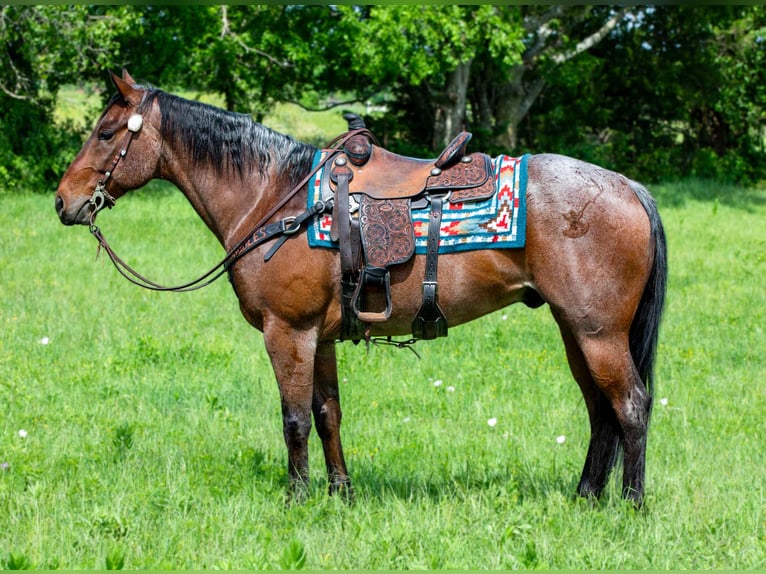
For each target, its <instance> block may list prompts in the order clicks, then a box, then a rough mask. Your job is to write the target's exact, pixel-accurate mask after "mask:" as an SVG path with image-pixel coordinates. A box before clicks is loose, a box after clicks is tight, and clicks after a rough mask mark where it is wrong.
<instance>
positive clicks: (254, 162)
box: [155, 92, 314, 249]
mask: <svg viewBox="0 0 766 574" xmlns="http://www.w3.org/2000/svg"><path fill="white" fill-rule="evenodd" d="M156 101H157V106H156V107H155V110H156V111H157V113H158V114H159V115H160V116H161V122H160V126H161V128H160V132H163V131H164V134H162V133H161V135H160V138H161V145H160V158H161V159H160V167H159V171H160V177H162V178H163V179H167V180H169V181H171V182H172V183H174V184H175V185H176V186H177V187H178V188H179V189H181V191H183V193H184V194H185V195H186V197H187V198H188V199H189V201H190V202H191V204H192V205H193V206H194V209H195V210H196V211H197V213H199V215H200V217H201V218H202V219H203V220H204V221H205V223H206V224H207V226H208V227H209V228H210V229H211V231H212V232H213V233H214V234H215V235H216V237H217V238H218V240H219V241H220V242H221V243H222V244H223V246H224V247H226V248H227V249H228V248H230V247H231V246H232V245H233V244H234V243H236V242H237V241H238V240H239V239H242V238H243V235H244V234H246V233H247V232H248V231H250V230H251V229H252V227H253V226H255V225H256V223H258V221H260V219H261V218H262V217H263V216H264V215H266V214H267V212H268V211H269V209H270V208H271V207H272V206H274V205H275V204H276V203H277V201H278V198H279V197H281V194H283V193H285V192H286V189H288V188H289V186H290V185H291V184H292V181H291V179H293V178H294V176H295V175H298V176H303V175H304V173H300V174H298V173H297V172H305V173H307V172H308V168H307V164H308V165H310V161H311V159H313V151H314V148H313V147H312V146H307V145H305V144H301V143H299V142H297V141H295V140H293V139H291V138H289V137H287V136H284V135H282V134H278V133H276V132H274V131H272V130H269V129H268V128H266V127H264V126H262V125H260V124H257V123H255V122H253V121H252V120H251V119H250V118H249V117H248V116H244V115H242V114H233V113H230V112H226V111H224V110H220V109H217V108H214V107H212V106H207V105H204V104H200V103H198V102H190V101H189V100H185V99H183V98H179V97H177V96H172V95H169V94H166V93H164V92H158V93H157V100H156Z"/></svg>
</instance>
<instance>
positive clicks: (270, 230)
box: [89, 91, 377, 292]
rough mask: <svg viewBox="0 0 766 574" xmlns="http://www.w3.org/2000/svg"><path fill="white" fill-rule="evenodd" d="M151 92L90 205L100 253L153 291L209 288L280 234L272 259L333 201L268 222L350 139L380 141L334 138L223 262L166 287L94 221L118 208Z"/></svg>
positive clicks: (146, 94) (362, 131)
mask: <svg viewBox="0 0 766 574" xmlns="http://www.w3.org/2000/svg"><path fill="white" fill-rule="evenodd" d="M149 95H150V91H146V92H144V95H143V97H142V98H141V102H140V103H139V105H138V106H137V107H136V111H135V112H134V113H133V114H132V115H131V116H130V118H129V119H128V133H127V134H126V137H125V141H124V144H123V145H122V146H121V147H120V149H119V151H118V152H117V153H116V154H115V156H114V158H113V159H112V164H111V166H110V167H109V169H108V170H106V171H105V172H104V177H103V178H102V179H99V180H98V183H97V184H96V187H95V189H94V191H93V195H92V196H91V198H90V205H91V206H92V207H93V211H92V213H91V215H90V226H89V228H90V232H91V234H92V235H93V236H94V237H95V238H96V240H97V241H98V243H99V252H100V251H101V250H102V249H103V250H104V251H105V252H106V254H107V255H108V256H109V259H110V260H111V261H112V263H113V264H114V266H115V268H116V269H117V271H119V272H120V274H121V275H122V276H123V277H125V279H127V280H128V281H130V282H131V283H133V284H134V285H138V286H139V287H143V288H145V289H149V290H152V291H172V292H186V291H194V290H196V289H201V288H202V287H206V286H207V285H210V284H211V283H213V282H214V281H215V280H216V279H218V278H219V277H221V275H223V274H224V273H227V272H230V271H231V268H232V266H233V265H234V263H236V262H237V261H238V260H239V259H241V258H242V257H243V256H244V255H246V254H247V253H249V252H250V251H252V250H253V249H255V248H256V247H258V246H260V245H262V244H263V243H266V242H267V241H269V240H271V239H274V238H276V237H280V240H279V242H277V244H275V245H274V247H272V248H271V249H270V250H269V252H268V253H267V254H266V255H265V257H264V260H266V261H268V260H269V259H270V258H271V256H272V255H274V253H275V252H276V250H277V249H278V248H279V247H280V246H281V245H282V243H284V241H285V240H286V239H287V238H288V237H290V236H292V235H293V234H295V233H297V232H298V231H299V230H300V228H301V226H302V224H303V223H304V222H306V221H308V220H310V219H312V218H314V217H316V216H317V215H319V214H320V213H324V212H325V211H329V210H331V209H332V205H331V202H323V201H318V202H317V203H316V204H314V205H313V206H312V207H310V208H309V209H307V210H306V211H305V212H303V213H302V214H300V215H298V216H290V217H285V218H283V219H281V220H279V221H277V222H274V223H268V224H267V222H268V221H269V220H270V219H271V218H272V217H274V215H276V214H277V212H278V211H279V210H280V209H282V208H283V207H284V206H285V205H286V204H287V203H288V202H289V201H290V200H291V199H292V198H293V197H295V195H296V194H297V193H298V192H299V191H300V190H301V189H302V188H303V187H304V186H305V185H306V184H307V183H308V182H309V181H310V180H311V178H313V177H314V176H315V175H316V173H317V172H318V171H319V170H320V169H322V167H324V165H325V164H326V163H327V162H328V161H330V160H331V159H332V158H333V157H334V156H335V155H337V153H338V151H339V150H340V149H341V148H342V147H343V145H344V144H345V143H346V142H347V141H348V140H349V139H350V138H352V137H354V136H355V135H359V134H364V135H367V136H368V137H370V138H372V139H373V140H376V138H375V136H374V135H373V134H372V132H370V131H369V130H368V129H366V128H359V129H355V130H351V131H349V132H346V133H344V134H342V135H340V136H338V137H337V138H335V139H334V140H332V141H331V142H330V143H329V144H328V145H327V147H326V148H325V149H326V151H327V153H325V154H323V157H322V159H321V160H320V161H319V162H317V165H316V166H314V168H313V169H312V170H311V171H310V172H309V173H308V175H306V176H305V177H304V178H303V179H301V180H300V181H299V182H298V183H297V184H296V185H295V186H294V187H293V188H292V189H291V190H290V191H289V192H288V193H287V194H286V195H285V196H284V197H282V198H281V199H280V200H279V201H278V202H277V203H276V204H275V205H274V206H273V207H272V208H271V209H270V210H269V212H268V213H267V214H266V215H264V216H263V217H262V218H261V219H260V221H258V223H256V224H255V225H254V226H253V227H252V229H251V231H250V233H248V234H246V235H245V236H244V237H243V238H242V239H241V240H240V241H239V242H237V244H236V245H234V246H233V247H232V248H231V249H229V250H228V251H227V252H226V256H225V257H224V258H223V259H222V260H221V261H219V262H218V263H217V264H216V265H214V266H213V267H212V268H211V269H210V270H209V271H207V272H206V273H203V274H202V275H200V276H199V277H198V278H197V279H194V280H193V281H189V282H188V283H183V284H181V285H176V286H174V287H165V286H163V285H160V284H158V283H156V282H154V281H152V280H150V279H148V278H146V277H144V276H143V275H141V274H140V273H138V272H137V271H136V270H135V269H133V268H132V267H130V266H129V265H128V264H127V263H125V261H124V260H123V259H122V258H120V256H119V255H117V254H116V253H115V252H114V250H113V249H112V248H111V246H110V245H109V243H108V242H107V241H106V238H105V237H104V236H103V234H102V233H101V230H100V229H99V228H98V226H96V225H95V223H94V220H95V217H96V214H97V213H98V212H99V211H101V210H102V209H104V208H105V207H107V208H109V209H111V208H112V207H114V205H115V203H116V201H117V198H115V197H114V196H112V195H111V194H110V193H109V192H108V191H107V184H108V183H109V181H110V179H111V178H112V175H113V174H114V170H115V169H116V168H117V166H118V165H119V163H120V161H121V160H122V159H124V158H125V156H126V155H127V153H128V150H129V149H130V144H131V143H132V141H133V138H134V137H135V136H136V134H138V132H140V131H141V128H142V127H143V112H144V108H145V107H146V105H147V102H148V101H149V100H150V98H149ZM376 141H377V140H376Z"/></svg>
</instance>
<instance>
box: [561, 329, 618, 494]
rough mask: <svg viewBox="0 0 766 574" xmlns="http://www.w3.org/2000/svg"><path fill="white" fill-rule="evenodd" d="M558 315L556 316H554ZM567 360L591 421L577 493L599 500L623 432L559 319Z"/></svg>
mask: <svg viewBox="0 0 766 574" xmlns="http://www.w3.org/2000/svg"><path fill="white" fill-rule="evenodd" d="M554 315H555V314H554ZM556 320H557V322H558V323H559V329H560V330H561V337H562V339H563V341H564V347H565V349H566V353H567V360H568V361H569V367H570V369H571V371H572V375H573V376H574V378H575V380H576V381H577V384H578V385H579V386H580V390H581V391H582V395H583V398H584V399H585V405H586V406H587V408H588V418H589V420H590V432H591V434H590V442H589V444H588V454H587V455H586V457H585V466H584V467H583V471H582V475H581V477H580V483H579V484H578V486H577V494H579V495H580V496H583V497H586V498H588V497H594V498H598V497H599V496H601V493H602V492H603V490H604V487H605V486H606V483H607V481H608V480H609V476H610V474H611V472H612V469H613V468H614V465H615V462H616V461H617V456H618V454H619V452H620V448H621V447H622V430H621V428H620V424H619V422H618V421H617V417H616V416H615V413H614V409H612V405H611V403H610V402H609V399H608V398H607V397H606V395H605V394H604V393H603V392H602V391H601V389H599V388H598V385H597V384H596V382H595V381H594V380H593V377H592V376H591V374H590V370H589V369H588V364H587V362H586V360H585V357H584V356H583V354H582V351H581V350H580V347H579V345H578V344H577V342H576V340H575V338H574V336H573V335H572V333H571V331H570V330H569V328H568V327H567V326H566V325H565V324H564V323H563V322H562V321H561V320H560V317H559V316H556Z"/></svg>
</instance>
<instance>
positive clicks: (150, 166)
mask: <svg viewBox="0 0 766 574" xmlns="http://www.w3.org/2000/svg"><path fill="white" fill-rule="evenodd" d="M112 81H113V82H114V85H115V87H116V88H117V93H116V94H115V95H114V96H113V97H112V98H111V99H110V100H109V103H108V104H107V107H106V110H104V112H103V113H102V114H101V117H100V118H99V120H98V122H97V123H96V127H95V129H94V130H93V133H91V135H90V137H89V138H88V140H87V141H86V142H85V144H84V145H83V147H82V149H81V150H80V153H78V154H77V157H76V158H75V160H74V161H73V162H72V164H71V165H70V166H69V168H68V169H67V170H66V173H64V177H62V178H61V182H60V183H59V186H58V190H57V192H56V212H57V213H58V215H59V218H60V219H61V222H62V223H64V224H65V225H75V224H81V225H88V224H92V223H93V220H94V218H95V216H96V214H97V213H98V212H99V211H100V210H101V209H103V208H104V207H110V208H111V207H112V206H113V205H114V202H115V201H116V200H117V198H119V197H120V196H122V195H124V194H125V193H126V192H127V191H130V190H131V189H136V188H139V187H141V186H143V185H145V184H146V183H147V182H148V181H149V180H150V179H152V177H154V176H156V174H157V173H158V170H159V163H160V148H161V138H160V132H159V121H153V120H155V118H159V113H158V111H157V110H156V106H153V105H152V104H153V97H152V91H151V90H148V89H146V88H143V87H141V86H138V85H137V84H136V82H135V81H134V80H133V78H131V77H130V74H128V72H127V71H126V70H123V72H122V77H119V76H116V75H114V74H112Z"/></svg>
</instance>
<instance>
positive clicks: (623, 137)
mask: <svg viewBox="0 0 766 574" xmlns="http://www.w3.org/2000/svg"><path fill="white" fill-rule="evenodd" d="M764 15H765V11H764V8H763V7H761V6H736V7H735V6H730V7H720V6H716V7H705V8H694V7H686V6H683V7H682V6H656V7H648V8H646V9H645V10H643V11H641V12H638V13H633V14H632V17H631V18H626V19H624V20H623V22H622V23H621V25H620V26H619V27H618V28H617V29H616V30H615V31H614V33H612V34H611V35H610V36H609V37H608V38H606V39H605V40H604V41H603V42H602V43H601V44H599V45H598V46H597V47H595V48H594V49H593V50H591V51H590V52H589V53H588V54H587V56H586V57H582V58H578V59H576V60H573V61H571V62H568V63H567V64H565V65H563V66H561V67H560V68H559V69H558V72H559V73H557V74H555V75H552V76H549V78H548V82H549V89H547V90H546V91H545V92H544V93H543V95H542V96H541V98H539V99H538V102H537V103H536V104H535V107H534V108H533V109H532V114H531V115H530V118H529V120H528V121H527V122H525V124H524V126H523V129H522V132H521V135H522V138H524V139H525V140H526V141H527V142H534V146H533V147H536V148H537V149H555V150H558V151H561V152H563V153H570V154H572V155H578V156H580V157H584V158H586V159H590V160H591V161H595V162H597V163H600V164H603V165H606V166H608V167H612V168H615V169H618V170H621V171H625V172H627V173H630V174H632V175H634V177H639V176H640V177H641V178H642V179H646V180H650V181H651V180H657V179H670V178H679V177H683V176H685V175H688V174H694V175H700V176H705V177H718V178H724V179H739V180H743V181H755V180H757V179H759V178H761V177H763V172H764V167H761V166H763V165H764V162H763V132H764V120H766V97H765V96H766V90H764V80H766V77H764V76H765V75H766V70H764V67H763V64H764V58H766V54H765V53H764V49H763V45H764V42H765V41H766V26H765V25H766V18H764ZM759 174H760V175H759Z"/></svg>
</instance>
